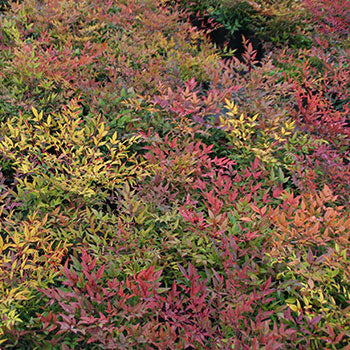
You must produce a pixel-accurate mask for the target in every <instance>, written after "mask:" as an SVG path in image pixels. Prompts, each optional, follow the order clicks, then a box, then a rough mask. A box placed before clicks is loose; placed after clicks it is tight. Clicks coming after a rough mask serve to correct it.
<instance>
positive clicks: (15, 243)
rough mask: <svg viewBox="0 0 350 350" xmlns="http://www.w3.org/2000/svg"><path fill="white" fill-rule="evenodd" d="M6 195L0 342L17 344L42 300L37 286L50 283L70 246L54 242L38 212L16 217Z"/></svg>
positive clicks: (1, 226)
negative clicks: (22, 217) (25, 217)
mask: <svg viewBox="0 0 350 350" xmlns="http://www.w3.org/2000/svg"><path fill="white" fill-rule="evenodd" d="M11 204H14V202H12V203H11V202H10V203H8V201H6V196H4V195H3V196H2V197H1V202H0V211H1V213H4V212H5V213H6V212H7V213H9V215H8V216H7V217H4V218H1V223H0V253H1V259H0V285H1V288H0V298H1V305H0V343H4V342H6V340H7V343H5V345H10V344H11V343H12V345H16V344H17V341H19V339H20V338H21V337H22V336H24V335H26V334H27V333H29V329H30V327H31V326H32V325H33V322H35V321H34V319H35V312H36V311H37V310H38V306H39V305H40V304H41V299H40V298H39V297H38V292H37V290H36V288H37V287H46V286H47V285H48V284H50V283H53V282H54V281H55V278H56V277H57V275H58V272H59V269H60V266H61V265H60V264H61V261H62V259H63V257H64V256H65V254H66V253H67V248H68V247H69V246H68V245H67V244H66V243H65V242H57V241H56V240H55V237H54V236H55V235H54V232H53V231H51V230H49V229H46V228H44V226H45V224H46V221H47V219H48V215H46V216H45V217H44V218H43V219H41V218H40V216H39V215H37V213H34V214H33V215H31V216H28V217H27V219H26V220H23V219H22V220H21V219H19V220H18V219H17V218H16V216H15V215H13V214H14V210H13V209H12V208H11V207H13V205H12V206H11Z"/></svg>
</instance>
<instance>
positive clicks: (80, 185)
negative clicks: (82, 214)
mask: <svg viewBox="0 0 350 350" xmlns="http://www.w3.org/2000/svg"><path fill="white" fill-rule="evenodd" d="M136 139H137V138H135V137H133V138H131V139H129V140H126V141H124V142H121V141H119V140H118V136H117V134H116V133H112V134H111V133H109V130H108V126H106V124H105V123H104V122H103V120H101V119H100V120H99V119H92V118H86V119H85V118H83V117H82V116H81V108H80V106H79V104H78V101H77V100H73V101H72V103H71V104H70V105H68V106H67V107H65V108H64V109H63V111H62V112H61V113H60V114H57V115H49V116H48V117H44V115H43V113H42V112H40V113H38V112H37V111H36V110H35V109H34V108H33V110H32V114H31V115H24V114H21V113H20V115H18V116H15V117H13V118H11V119H9V120H8V121H7V123H4V124H3V131H2V139H1V143H0V151H1V153H2V154H3V156H4V157H6V158H7V159H10V160H12V161H13V167H14V168H15V169H16V170H17V176H18V177H17V180H18V182H19V183H18V184H17V186H16V190H17V197H18V198H19V199H20V200H21V202H22V208H23V209H29V208H30V207H32V206H34V207H36V208H37V209H41V210H43V211H50V210H52V209H54V208H56V207H57V206H58V205H61V204H62V203H63V202H65V203H66V204H67V205H68V206H69V205H70V204H73V205H79V204H82V203H85V204H87V205H93V204H101V203H103V201H104V200H105V198H106V196H107V193H108V191H107V190H114V189H117V188H120V187H122V186H123V184H125V183H126V182H128V183H130V184H132V183H135V181H136V179H137V178H138V177H140V176H142V174H146V173H145V172H144V171H145V169H144V168H143V167H142V163H140V162H139V161H138V160H137V159H136V156H135V155H129V154H128V150H129V148H130V147H131V145H132V144H133V143H135V142H136ZM117 169H119V170H117Z"/></svg>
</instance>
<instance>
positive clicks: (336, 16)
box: [303, 0, 350, 37]
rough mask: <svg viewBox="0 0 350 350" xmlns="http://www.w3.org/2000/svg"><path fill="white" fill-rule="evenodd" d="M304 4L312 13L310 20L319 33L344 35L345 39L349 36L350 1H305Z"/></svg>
mask: <svg viewBox="0 0 350 350" xmlns="http://www.w3.org/2000/svg"><path fill="white" fill-rule="evenodd" d="M303 3H304V6H305V7H306V8H307V9H308V11H310V12H311V14H312V17H311V16H310V17H311V18H310V19H311V20H312V22H313V23H314V25H316V26H317V27H318V30H319V31H321V32H323V33H326V34H327V33H328V34H332V35H333V34H335V35H344V36H345V37H346V36H347V35H348V34H349V26H350V11H349V8H350V1H349V0H335V1H330V0H318V1H315V0H303Z"/></svg>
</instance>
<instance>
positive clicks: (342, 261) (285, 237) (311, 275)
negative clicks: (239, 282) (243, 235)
mask: <svg viewBox="0 0 350 350" xmlns="http://www.w3.org/2000/svg"><path fill="white" fill-rule="evenodd" d="M283 198H284V203H283V204H282V205H280V207H278V208H276V209H274V210H271V211H270V212H269V220H270V222H271V224H272V225H273V227H274V230H273V231H272V232H271V233H272V234H271V244H272V249H271V251H270V252H269V253H268V255H269V256H270V258H271V264H272V266H274V267H275V269H276V271H277V275H276V277H275V278H276V280H277V281H278V284H279V291H280V295H281V297H282V296H283V299H284V302H285V303H286V304H287V305H288V307H289V308H290V309H291V310H292V311H293V313H294V314H295V315H296V317H298V320H299V321H298V323H299V324H300V325H303V327H302V328H301V330H300V331H298V340H297V343H299V344H300V345H304V346H308V347H309V348H310V349H319V348H321V347H322V346H326V344H333V346H334V347H336V348H340V347H342V346H346V345H348V344H349V339H348V338H349V336H350V333H349V327H350V324H349V321H348V318H347V315H346V312H347V311H346V310H347V307H348V305H349V293H348V289H349V286H348V284H349V272H350V271H349V251H348V250H349V237H350V236H349V234H350V217H349V213H348V211H347V210H346V207H344V206H337V205H336V203H335V202H336V200H337V197H336V196H334V195H333V194H332V192H331V191H330V189H329V188H328V187H327V186H324V188H323V190H322V191H315V192H311V193H310V192H309V193H306V194H304V195H301V196H294V195H293V194H291V195H283ZM312 320H314V322H313V321H312ZM286 321H287V322H288V323H289V324H291V323H290V321H288V320H287V319H286ZM305 327H307V330H306V329H305Z"/></svg>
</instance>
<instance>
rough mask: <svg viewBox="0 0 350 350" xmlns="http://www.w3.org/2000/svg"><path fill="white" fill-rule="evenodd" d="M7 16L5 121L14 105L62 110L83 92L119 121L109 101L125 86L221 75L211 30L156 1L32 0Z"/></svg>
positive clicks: (149, 90)
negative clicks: (209, 39)
mask: <svg viewBox="0 0 350 350" xmlns="http://www.w3.org/2000/svg"><path fill="white" fill-rule="evenodd" d="M47 18H50V21H49V22H48V20H47ZM0 20H1V22H2V26H1V28H2V30H1V35H0V45H1V48H2V49H3V50H2V51H1V58H0V66H1V68H2V69H1V71H2V72H4V73H2V74H0V79H1V80H0V81H1V84H2V85H3V92H2V95H1V96H0V98H1V101H2V102H1V107H2V109H3V110H4V114H3V115H2V116H1V117H2V119H3V118H5V115H6V114H7V113H6V112H7V111H9V109H10V108H11V105H12V104H13V103H14V102H15V103H16V106H18V107H20V108H21V109H22V110H24V109H28V107H31V106H35V107H36V108H37V109H44V110H45V111H47V112H49V111H50V112H51V111H54V112H57V111H58V109H59V108H60V106H61V105H62V104H64V103H65V101H66V100H67V99H70V98H72V97H77V96H78V94H81V95H82V96H83V97H84V99H85V100H86V101H89V103H88V104H89V109H90V111H91V112H92V113H96V112H103V113H104V114H105V115H106V116H107V115H108V116H110V118H111V119H113V118H114V117H116V114H117V113H118V108H116V109H117V110H116V111H115V112H114V115H110V113H109V107H106V103H107V104H109V103H113V101H114V99H115V96H116V95H115V94H116V93H117V94H119V93H120V91H122V89H124V90H128V89H129V88H131V87H132V89H134V91H136V92H139V93H145V94H153V93H154V91H155V89H156V87H157V85H158V84H159V83H160V82H162V83H163V84H165V85H166V86H167V87H173V88H174V87H176V86H177V85H178V84H180V83H181V82H182V81H186V80H188V79H190V78H193V77H195V78H196V79H197V80H198V81H202V82H207V81H210V80H212V79H213V77H214V76H213V75H211V76H210V75H208V73H207V71H208V68H209V67H211V69H212V68H213V67H215V69H216V73H218V72H219V73H220V67H219V65H220V64H219V58H218V55H217V54H216V52H215V50H213V48H212V47H211V46H210V45H209V44H208V42H207V41H206V40H204V35H203V34H202V33H201V32H199V31H196V30H193V28H191V26H190V25H189V24H187V23H182V22H179V21H180V17H179V12H178V11H172V12H170V11H169V10H167V9H166V8H164V7H163V6H162V5H161V3H157V2H153V1H148V2H143V1H138V0H135V1H133V2H129V3H128V4H127V5H126V4H122V3H119V2H116V1H105V0H99V1H97V2H96V1H94V6H91V1H88V0H86V1H83V2H80V3H79V6H76V3H74V2H70V1H66V2H65V3H64V5H63V3H62V2H61V1H44V2H42V3H41V4H40V5H37V4H36V3H35V2H34V1H33V0H26V1H23V2H22V3H21V4H18V5H14V6H13V8H12V10H11V11H10V12H9V13H8V16H7V17H6V18H1V19H0ZM131 32H133V33H134V35H133V36H132V37H130V33H131ZM170 33H171V35H170ZM198 42H199V43H200V44H197V43H198ZM48 65H49V66H50V69H48ZM0 111H1V110H0Z"/></svg>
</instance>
